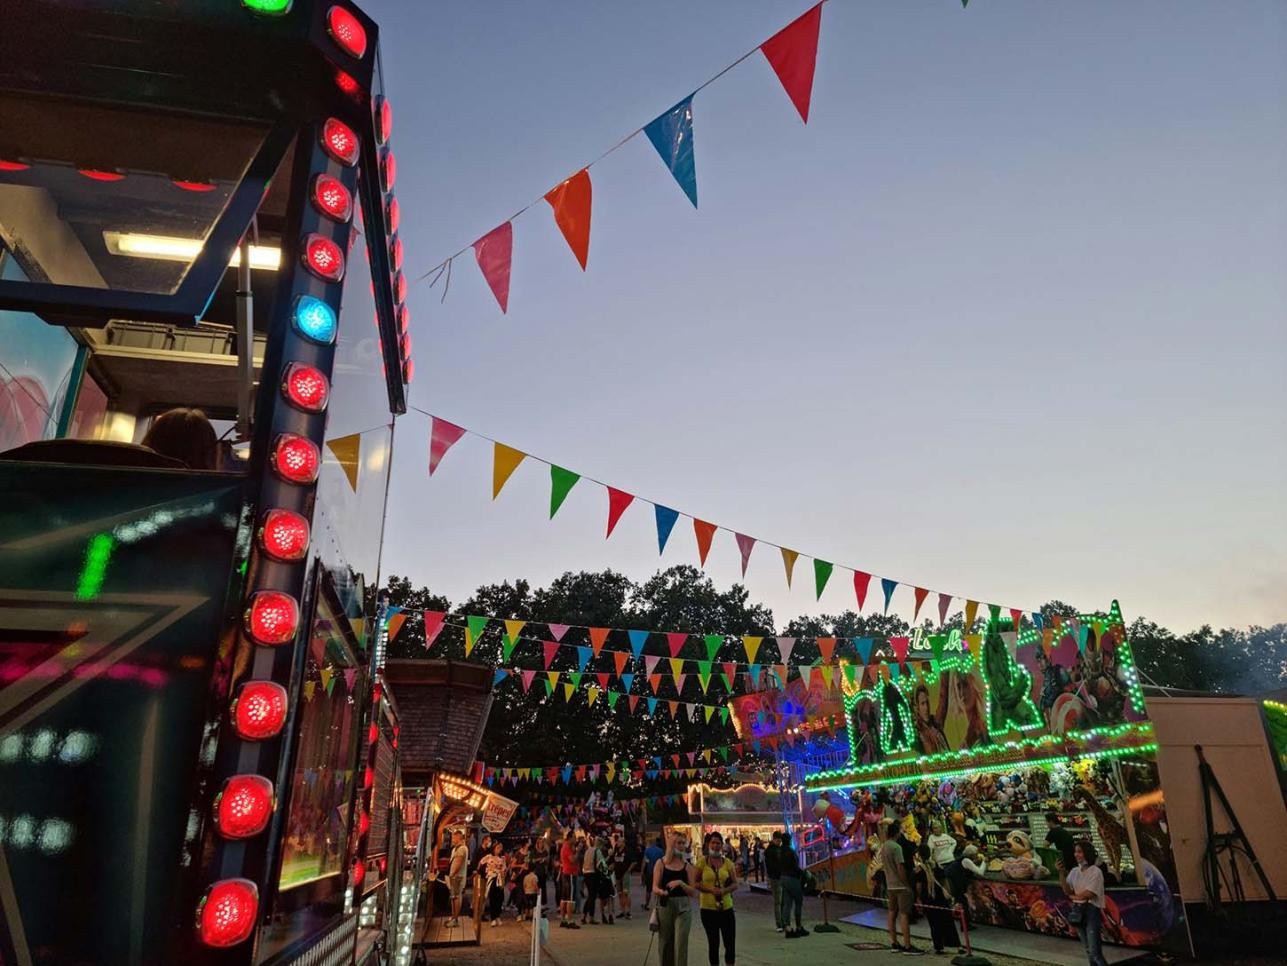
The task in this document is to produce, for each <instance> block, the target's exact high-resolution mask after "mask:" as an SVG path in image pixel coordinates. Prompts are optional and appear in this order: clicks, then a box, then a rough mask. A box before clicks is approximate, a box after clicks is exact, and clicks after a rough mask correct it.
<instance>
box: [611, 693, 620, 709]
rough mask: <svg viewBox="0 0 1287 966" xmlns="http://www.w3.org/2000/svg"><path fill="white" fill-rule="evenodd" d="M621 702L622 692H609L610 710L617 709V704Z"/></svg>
mask: <svg viewBox="0 0 1287 966" xmlns="http://www.w3.org/2000/svg"><path fill="white" fill-rule="evenodd" d="M619 700H621V692H620V691H609V692H608V707H609V708H615V707H616V706H617V702H618V701H619Z"/></svg>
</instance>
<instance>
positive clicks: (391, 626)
mask: <svg viewBox="0 0 1287 966" xmlns="http://www.w3.org/2000/svg"><path fill="white" fill-rule="evenodd" d="M406 622H407V615H406V614H394V615H393V616H392V617H390V618H389V622H388V624H387V625H386V627H387V631H386V637H387V638H388V641H389V643H390V644H392V643H393V639H394V638H395V637H397V636H398V631H400V630H402V625H403V624H405V623H406Z"/></svg>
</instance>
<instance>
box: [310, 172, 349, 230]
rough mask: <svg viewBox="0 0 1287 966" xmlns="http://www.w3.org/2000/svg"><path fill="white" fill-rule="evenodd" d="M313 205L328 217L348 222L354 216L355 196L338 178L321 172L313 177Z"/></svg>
mask: <svg viewBox="0 0 1287 966" xmlns="http://www.w3.org/2000/svg"><path fill="white" fill-rule="evenodd" d="M313 207H314V208H316V209H317V210H318V211H320V212H321V213H322V214H324V215H326V217H328V218H334V219H335V220H336V221H342V222H347V221H348V220H349V218H351V217H352V216H353V196H352V195H350V194H349V189H348V188H346V187H344V185H342V184H340V182H339V179H338V178H332V177H331V176H330V175H329V174H319V175H318V176H317V177H316V178H314V179H313Z"/></svg>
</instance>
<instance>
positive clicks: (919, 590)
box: [912, 587, 929, 624]
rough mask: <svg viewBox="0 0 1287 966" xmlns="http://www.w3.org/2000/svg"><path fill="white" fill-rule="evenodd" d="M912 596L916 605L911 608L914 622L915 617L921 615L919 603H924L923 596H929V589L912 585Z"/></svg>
mask: <svg viewBox="0 0 1287 966" xmlns="http://www.w3.org/2000/svg"><path fill="white" fill-rule="evenodd" d="M912 596H913V597H914V598H915V600H916V606H915V607H914V608H913V609H912V623H913V624H915V623H916V618H918V617H920V616H921V605H922V604H923V603H925V598H926V597H928V596H929V591H928V590H926V589H925V588H924V587H913V588H912Z"/></svg>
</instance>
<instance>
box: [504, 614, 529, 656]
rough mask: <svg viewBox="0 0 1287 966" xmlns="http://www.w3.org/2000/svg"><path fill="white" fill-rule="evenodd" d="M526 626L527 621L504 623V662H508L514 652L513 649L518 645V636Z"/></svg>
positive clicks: (508, 621)
mask: <svg viewBox="0 0 1287 966" xmlns="http://www.w3.org/2000/svg"><path fill="white" fill-rule="evenodd" d="M526 625H527V621H520V620H507V621H505V645H506V646H505V660H507V661H508V660H509V656H510V654H512V653H513V652H514V648H515V647H516V646H517V645H518V635H519V634H521V633H522V632H523V628H524V627H525V626H526Z"/></svg>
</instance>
